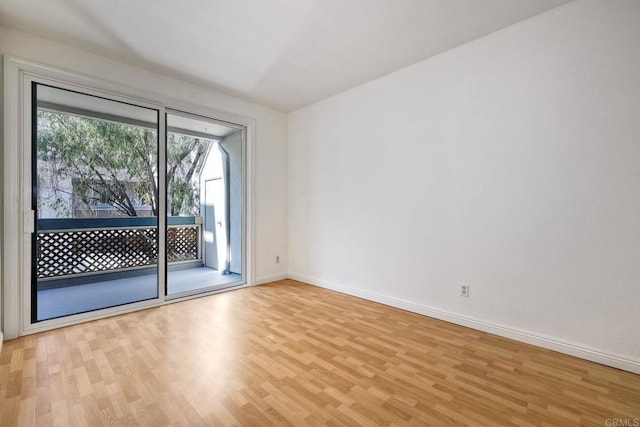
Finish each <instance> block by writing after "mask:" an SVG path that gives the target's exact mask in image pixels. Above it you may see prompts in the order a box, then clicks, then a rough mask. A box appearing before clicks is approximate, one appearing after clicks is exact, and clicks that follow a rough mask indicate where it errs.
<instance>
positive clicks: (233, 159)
mask: <svg viewBox="0 0 640 427" xmlns="http://www.w3.org/2000/svg"><path fill="white" fill-rule="evenodd" d="M220 145H222V147H224V149H225V150H226V151H227V153H228V154H229V184H228V185H229V191H230V194H229V197H230V200H229V221H230V224H229V236H228V238H229V244H230V246H231V261H230V263H229V269H230V271H231V272H232V273H238V274H241V273H242V222H241V221H240V218H242V197H241V196H242V133H241V132H236V133H232V134H231V135H229V136H227V137H226V138H225V139H224V140H222V141H221V142H220Z"/></svg>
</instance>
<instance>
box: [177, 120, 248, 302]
mask: <svg viewBox="0 0 640 427" xmlns="http://www.w3.org/2000/svg"><path fill="white" fill-rule="evenodd" d="M167 224H168V229H167V262H168V269H167V271H168V272H167V294H168V295H188V294H193V293H198V292H204V291H210V290H214V289H219V288H223V287H228V286H230V285H234V284H237V283H239V282H240V281H241V280H242V132H241V130H239V129H236V128H232V127H227V126H223V125H219V124H214V123H211V122H207V121H203V120H195V119H191V118H187V117H183V116H178V115H173V114H168V115H167Z"/></svg>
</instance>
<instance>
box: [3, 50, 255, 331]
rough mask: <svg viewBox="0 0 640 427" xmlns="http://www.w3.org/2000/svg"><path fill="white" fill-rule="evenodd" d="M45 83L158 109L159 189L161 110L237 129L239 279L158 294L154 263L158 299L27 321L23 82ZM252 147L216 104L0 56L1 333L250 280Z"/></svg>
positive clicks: (27, 142) (27, 140) (249, 135)
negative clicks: (0, 90) (0, 111)
mask: <svg viewBox="0 0 640 427" xmlns="http://www.w3.org/2000/svg"><path fill="white" fill-rule="evenodd" d="M32 81H35V82H37V83H44V84H49V85H52V86H56V87H60V88H63V89H71V90H76V91H79V92H81V93H85V94H88V95H96V96H101V97H104V98H108V99H113V100H115V101H123V102H127V103H131V104H134V105H139V106H142V107H147V108H152V109H154V110H158V111H159V127H160V132H159V138H160V141H159V153H158V162H159V181H160V182H159V190H160V191H164V188H165V185H166V183H165V180H166V170H165V169H166V161H165V153H166V151H165V147H166V141H165V138H166V135H165V132H164V129H165V120H166V115H165V112H166V111H171V110H172V111H179V112H183V113H185V114H191V115H194V116H200V117H203V118H206V119H210V120H215V121H222V122H228V123H232V124H235V125H240V126H243V127H244V128H245V132H244V141H243V142H244V144H245V145H244V146H245V150H244V152H246V157H245V159H244V160H245V163H244V168H243V169H244V188H243V190H244V192H243V197H244V199H243V208H244V209H243V231H244V235H243V237H244V239H243V255H244V257H245V259H244V266H243V270H244V271H243V273H244V275H243V278H244V283H243V284H240V285H238V286H235V287H233V288H226V289H223V290H216V291H211V292H205V293H201V294H197V295H189V296H185V297H183V298H176V299H169V298H166V297H165V288H166V283H165V281H166V271H165V268H166V264H165V263H164V262H160V263H158V278H159V280H158V299H154V300H150V301H141V302H137V303H132V304H127V305H123V306H118V307H111V308H105V309H102V310H97V311H92V312H88V313H81V314H76V315H71V316H67V317H63V318H59V319H52V320H45V321H40V322H37V323H31V316H30V310H31V299H30V298H31V274H30V269H31V253H30V245H31V232H32V231H33V229H34V221H35V218H34V215H33V212H32V211H31V206H30V200H31V194H30V191H31V190H30V182H31V114H32V111H31V100H30V99H28V98H26V97H28V96H29V94H30V93H31V82H32ZM254 152H255V120H254V119H253V118H250V117H245V116H241V115H236V114H232V113H228V112H224V111H218V110H214V109H210V108H204V107H200V106H197V105H192V104H188V103H184V102H182V101H180V100H176V99H170V98H164V97H162V96H158V95H156V94H149V93H145V92H143V91H142V90H140V89H136V88H131V87H127V86H124V85H120V84H115V83H111V82H107V81H104V80H100V79H96V78H93V77H90V76H86V75H82V74H78V73H73V72H70V71H66V70H62V69H59V68H55V67H50V66H46V65H42V64H38V63H35V62H32V61H29V60H25V59H21V58H16V57H12V56H4V141H3V160H2V164H3V169H4V170H3V200H2V201H3V205H2V226H3V233H2V254H1V256H2V271H1V278H2V283H1V289H2V292H0V307H1V308H2V309H1V310H0V313H1V319H0V320H1V321H2V323H1V329H2V331H3V332H4V339H11V338H16V337H18V336H22V335H28V334H32V333H36V332H41V331H45V330H49V329H54V328H59V327H62V326H67V325H72V324H77V323H82V322H86V321H91V320H96V319H100V318H104V317H109V316H115V315H118V314H122V313H128V312H132V311H137V310H141V309H146V308H150V307H156V306H160V305H163V304H168V303H173V302H178V301H183V300H186V299H190V298H197V297H201V296H206V295H211V294H214V293H218V292H224V291H227V290H230V289H237V288H241V287H246V286H252V285H253V284H254V283H255V268H254V263H255V256H254V254H255V244H254V243H255V238H254V224H255V215H254V200H255V199H254V192H253V191H254V161H253V158H254ZM165 203H166V201H165V200H164V197H160V200H159V211H160V212H163V213H164V212H166V206H165ZM158 227H159V230H160V233H159V247H160V252H159V259H162V260H164V259H165V256H164V253H165V250H166V244H165V237H166V236H165V233H164V232H163V231H164V230H165V227H166V215H160V216H159V218H158Z"/></svg>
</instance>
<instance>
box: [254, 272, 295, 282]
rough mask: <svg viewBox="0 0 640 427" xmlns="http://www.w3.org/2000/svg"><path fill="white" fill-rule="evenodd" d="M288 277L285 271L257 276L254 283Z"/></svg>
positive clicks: (275, 280)
mask: <svg viewBox="0 0 640 427" xmlns="http://www.w3.org/2000/svg"><path fill="white" fill-rule="evenodd" d="M288 278H289V275H288V274H287V273H283V274H273V275H271V276H262V277H257V278H256V281H255V283H254V285H264V284H265V283H271V282H277V281H278V280H284V279H288Z"/></svg>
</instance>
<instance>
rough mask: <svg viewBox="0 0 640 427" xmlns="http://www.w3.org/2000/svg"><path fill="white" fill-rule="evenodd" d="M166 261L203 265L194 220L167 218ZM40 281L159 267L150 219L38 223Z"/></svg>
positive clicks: (154, 222) (154, 226)
mask: <svg viewBox="0 0 640 427" xmlns="http://www.w3.org/2000/svg"><path fill="white" fill-rule="evenodd" d="M167 228H168V229H167V244H166V246H167V262H168V263H170V264H176V263H180V262H194V261H198V260H202V255H201V253H202V251H201V241H202V239H201V236H202V225H201V222H200V221H199V218H196V217H169V218H168V227H167ZM36 257H37V268H36V274H37V277H38V280H39V281H42V280H45V281H46V280H54V279H60V278H63V277H78V276H84V275H89V274H99V273H115V272H123V271H128V270H137V269H141V268H145V267H150V266H153V265H155V264H157V262H158V228H157V218H155V217H130V218H129V217H128V218H69V219H44V220H38V232H37V235H36Z"/></svg>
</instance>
